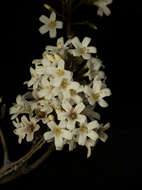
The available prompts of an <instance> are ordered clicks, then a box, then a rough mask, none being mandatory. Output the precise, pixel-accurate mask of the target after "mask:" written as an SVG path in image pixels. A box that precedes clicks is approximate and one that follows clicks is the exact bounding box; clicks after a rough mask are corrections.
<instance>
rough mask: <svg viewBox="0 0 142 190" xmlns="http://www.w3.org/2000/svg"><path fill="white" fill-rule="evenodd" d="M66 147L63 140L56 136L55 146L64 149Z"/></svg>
mask: <svg viewBox="0 0 142 190" xmlns="http://www.w3.org/2000/svg"><path fill="white" fill-rule="evenodd" d="M63 145H64V142H63V139H62V137H61V136H55V146H56V147H57V148H62V147H63Z"/></svg>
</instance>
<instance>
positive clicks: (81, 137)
mask: <svg viewBox="0 0 142 190" xmlns="http://www.w3.org/2000/svg"><path fill="white" fill-rule="evenodd" d="M86 137H87V136H86V134H85V133H80V135H79V139H78V144H79V145H82V146H84V145H85V143H86Z"/></svg>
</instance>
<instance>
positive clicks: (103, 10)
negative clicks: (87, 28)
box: [94, 0, 112, 16]
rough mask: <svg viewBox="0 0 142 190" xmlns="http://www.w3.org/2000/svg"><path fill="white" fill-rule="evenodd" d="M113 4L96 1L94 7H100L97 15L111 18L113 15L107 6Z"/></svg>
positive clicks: (110, 1)
mask: <svg viewBox="0 0 142 190" xmlns="http://www.w3.org/2000/svg"><path fill="white" fill-rule="evenodd" d="M111 3H112V0H96V1H95V2H94V5H96V6H97V7H98V11H97V15H99V16H103V14H105V15H106V16H109V15H110V14H111V11H110V9H109V8H108V7H107V5H109V4H111Z"/></svg>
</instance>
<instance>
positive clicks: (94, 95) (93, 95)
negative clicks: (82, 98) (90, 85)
mask: <svg viewBox="0 0 142 190" xmlns="http://www.w3.org/2000/svg"><path fill="white" fill-rule="evenodd" d="M92 97H93V99H94V100H98V98H99V97H100V94H99V93H94V94H92Z"/></svg>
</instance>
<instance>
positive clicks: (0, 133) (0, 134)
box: [0, 128, 10, 165]
mask: <svg viewBox="0 0 142 190" xmlns="http://www.w3.org/2000/svg"><path fill="white" fill-rule="evenodd" d="M0 140H1V143H2V147H3V151H4V162H3V163H4V165H7V164H8V163H10V161H9V155H8V148H7V144H6V141H5V138H4V135H3V132H2V129H1V128H0Z"/></svg>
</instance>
